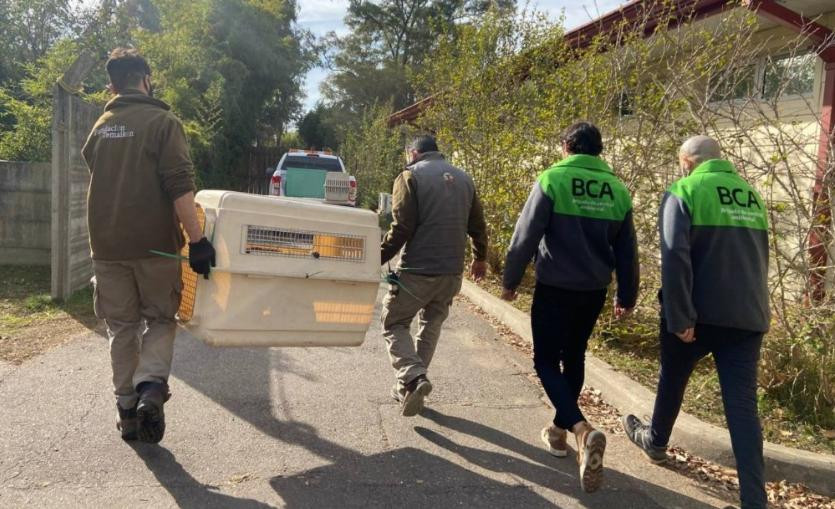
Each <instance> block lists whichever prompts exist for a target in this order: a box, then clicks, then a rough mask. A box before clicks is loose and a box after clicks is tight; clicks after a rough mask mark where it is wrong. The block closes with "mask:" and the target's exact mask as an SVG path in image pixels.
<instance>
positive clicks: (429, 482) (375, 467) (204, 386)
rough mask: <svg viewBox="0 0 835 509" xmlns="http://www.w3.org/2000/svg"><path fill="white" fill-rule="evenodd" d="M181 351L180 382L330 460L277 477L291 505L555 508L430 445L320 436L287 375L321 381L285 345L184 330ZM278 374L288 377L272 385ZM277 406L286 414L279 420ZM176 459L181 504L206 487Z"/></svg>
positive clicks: (171, 486) (171, 474) (231, 503)
mask: <svg viewBox="0 0 835 509" xmlns="http://www.w3.org/2000/svg"><path fill="white" fill-rule="evenodd" d="M175 355H176V357H175V360H174V375H175V376H176V377H177V378H178V379H179V380H181V381H183V382H185V383H186V384H188V385H189V386H191V387H192V388H194V389H196V390H197V391H199V392H201V393H202V394H204V395H206V396H207V397H209V398H210V399H212V400H213V401H215V402H216V403H217V404H219V405H221V406H222V407H224V408H225V409H226V410H228V411H230V412H231V413H233V414H235V415H236V416H238V417H239V418H241V419H243V420H245V421H246V422H248V423H249V424H251V425H252V426H254V427H255V428H257V429H258V430H259V431H261V432H262V433H264V434H265V435H268V436H270V437H272V438H274V439H276V440H279V441H281V442H283V443H285V444H288V445H297V446H300V447H303V448H304V449H306V450H307V451H309V452H311V453H313V454H315V455H316V456H318V457H320V458H322V459H324V460H326V462H327V463H329V464H328V465H326V466H322V467H318V468H313V469H310V470H307V471H305V472H303V473H300V474H295V475H289V476H284V475H277V476H275V477H273V478H272V479H271V480H270V485H271V486H272V487H273V489H275V491H276V493H277V494H278V495H279V496H280V497H281V499H282V500H283V503H284V504H285V505H286V506H287V507H336V506H339V507H381V506H409V507H426V506H435V507H448V506H452V505H464V506H472V505H482V506H494V507H495V506H497V505H498V506H512V505H519V504H522V505H523V506H525V507H552V504H550V503H549V502H548V500H546V499H545V498H543V497H541V496H540V495H538V494H536V493H535V492H534V491H532V490H531V489H529V488H527V487H524V486H518V485H506V484H503V483H500V482H497V481H495V480H492V479H490V478H487V477H484V476H482V475H479V474H477V473H474V472H472V471H470V470H467V469H466V468H463V467H461V466H459V465H456V464H455V463H452V462H450V461H448V460H446V459H443V458H440V457H438V456H435V455H433V454H431V453H428V452H426V451H421V450H417V449H414V448H400V449H395V450H391V451H386V452H383V453H379V454H373V455H365V454H362V453H361V452H359V451H356V450H353V449H350V448H348V447H345V446H343V445H340V444H338V443H336V442H334V441H331V440H328V439H325V438H323V437H321V436H319V434H318V432H317V430H316V429H315V428H314V427H313V426H311V425H310V424H307V423H305V422H300V421H297V420H295V419H294V418H293V417H292V412H291V411H290V410H289V407H290V406H291V404H290V403H292V399H290V397H288V395H287V394H285V393H284V384H283V383H281V379H283V378H286V377H294V376H296V377H302V378H304V379H306V380H316V376H315V375H313V374H311V373H310V372H308V371H306V370H305V369H303V368H301V367H300V366H298V365H296V364H295V363H293V362H292V361H291V360H290V359H289V358H288V357H287V356H285V355H284V352H283V351H281V350H268V349H237V348H235V349H232V348H230V349H218V348H210V347H207V346H206V345H204V344H203V343H201V342H199V341H198V340H196V339H194V338H192V337H191V336H190V335H188V334H180V336H179V337H178V339H177V351H176V354H175ZM274 377H280V379H279V380H278V381H277V382H276V383H272V380H271V379H272V378H274ZM271 387H272V392H273V393H272V394H271ZM297 397H299V396H297ZM274 412H275V413H279V414H280V415H282V418H280V419H279V418H276V417H275V416H274ZM173 424H174V425H176V423H173ZM167 454H168V455H169V456H170V460H171V461H173V456H171V455H170V453H167ZM143 459H145V458H144V457H143ZM173 462H174V464H175V465H176V467H172V466H168V467H165V468H167V469H168V470H165V469H163V472H165V475H158V476H157V477H158V479H160V483H161V484H163V486H165V487H166V489H168V491H169V492H171V494H172V495H173V496H174V497H175V498H177V500H178V502H179V501H180V498H179V496H180V495H182V494H183V493H187V492H189V491H193V492H199V491H200V486H201V485H200V484H199V483H197V482H196V481H195V480H194V479H193V478H192V477H190V475H189V474H188V473H187V472H185V471H184V470H183V469H182V467H180V466H179V464H176V462H175V461H173ZM146 463H148V464H149V468H151V469H152V470H154V472H155V474H156V473H157V471H158V470H159V469H160V467H159V465H153V464H151V463H150V462H149V461H148V460H146ZM186 487H188V489H186ZM206 491H207V490H206V489H203V491H202V493H203V494H204V495H205V492H206ZM210 493H211V494H212V495H218V494H217V493H213V492H211V491H210ZM206 502H207V503H208V504H209V505H213V506H224V507H238V506H239V505H238V504H240V506H241V507H248V505H247V504H248V503H250V501H246V500H240V499H234V498H231V497H229V499H228V500H220V499H217V498H213V499H206Z"/></svg>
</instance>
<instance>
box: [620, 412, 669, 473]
mask: <svg viewBox="0 0 835 509" xmlns="http://www.w3.org/2000/svg"><path fill="white" fill-rule="evenodd" d="M621 424H623V429H624V431H626V436H628V437H629V440H632V443H633V444H635V445H637V446H638V448H639V449H641V451H643V453H644V454H645V455H646V457H647V458H649V460H650V461H651V462H653V463H656V464H658V463H664V462H665V461H667V446H658V445H655V444H653V443H652V433H651V431H650V429H649V426H647V425H646V424H644V423H643V422H641V419H638V418H637V417H635V416H634V415H632V414H629V415H624V416H623V417H622V418H621Z"/></svg>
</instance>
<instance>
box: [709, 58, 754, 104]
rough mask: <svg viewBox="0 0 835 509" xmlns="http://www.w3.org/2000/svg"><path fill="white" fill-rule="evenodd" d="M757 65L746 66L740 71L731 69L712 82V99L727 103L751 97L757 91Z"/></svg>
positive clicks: (739, 69)
mask: <svg viewBox="0 0 835 509" xmlns="http://www.w3.org/2000/svg"><path fill="white" fill-rule="evenodd" d="M756 83H757V65H756V64H753V65H746V66H745V67H740V68H738V69H731V70H729V71H727V72H724V73H722V74H720V75H717V76H715V77H714V79H712V80H711V84H710V91H711V96H710V99H711V100H712V101H727V100H729V99H742V98H745V97H751V95H752V94H753V92H754V90H756V86H757V85H756Z"/></svg>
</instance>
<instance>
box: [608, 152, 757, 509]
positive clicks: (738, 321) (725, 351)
mask: <svg viewBox="0 0 835 509" xmlns="http://www.w3.org/2000/svg"><path fill="white" fill-rule="evenodd" d="M679 160H680V164H681V167H682V169H683V170H684V171H686V172H688V173H689V175H688V176H686V177H684V178H682V179H681V180H679V181H677V182H675V183H674V184H673V185H672V186H671V187H670V189H669V191H667V193H666V194H665V195H664V199H663V201H662V203H661V210H660V212H659V228H660V233H661V292H660V293H659V300H660V301H661V331H660V342H661V373H660V376H659V380H658V393H657V396H656V398H655V408H654V410H653V414H652V420H651V421H650V423H649V424H645V423H643V422H641V420H640V419H638V418H637V417H635V416H634V415H626V416H624V417H623V427H624V429H625V430H626V434H627V435H628V436H629V438H630V439H631V440H632V442H634V443H635V444H636V445H637V446H638V447H639V448H640V449H641V450H642V451H643V452H644V454H645V455H646V456H647V457H648V458H649V459H650V460H651V461H653V462H656V463H661V462H664V461H666V459H667V453H666V450H667V444H668V441H669V439H670V434H671V433H672V430H673V425H674V424H675V421H676V417H677V416H678V413H679V410H680V408H681V402H682V399H683V398H684V389H685V387H686V386H687V381H688V380H689V379H690V374H691V373H692V372H693V368H694V367H695V366H696V363H697V362H698V361H699V360H700V359H701V358H702V357H705V356H706V355H707V354H712V355H713V360H714V362H715V363H716V369H717V371H718V373H719V385H720V387H721V390H722V402H723V404H724V406H725V416H726V418H727V422H728V429H729V430H730V434H731V445H732V447H733V452H734V456H735V457H736V465H737V473H738V475H739V488H740V499H741V501H742V507H743V509H748V508H758V509H759V508H765V507H766V493H765V479H764V474H763V470H764V465H763V438H762V430H761V428H760V420H759V416H758V415H757V363H758V361H759V358H760V347H761V346H762V340H763V335H764V334H765V333H766V332H767V331H768V327H769V321H770V315H769V305H768V287H767V276H768V219H767V212H766V207H765V202H764V201H763V199H762V197H761V196H760V195H759V194H758V193H757V191H756V190H755V189H754V188H753V187H751V185H750V184H748V182H746V181H745V179H743V178H742V177H741V176H739V174H738V173H737V171H736V168H734V165H733V164H731V162H729V161H727V160H725V159H722V157H721V151H720V147H719V144H718V143H717V142H716V140H714V139H712V138H709V137H707V136H695V137H693V138H690V139H689V140H687V141H686V142H685V143H684V144H683V145H682V147H681V150H680V151H679Z"/></svg>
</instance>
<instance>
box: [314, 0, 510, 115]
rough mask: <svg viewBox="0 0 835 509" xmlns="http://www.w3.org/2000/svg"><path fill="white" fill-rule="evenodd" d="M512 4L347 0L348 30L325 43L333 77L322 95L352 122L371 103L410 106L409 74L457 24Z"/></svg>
mask: <svg viewBox="0 0 835 509" xmlns="http://www.w3.org/2000/svg"><path fill="white" fill-rule="evenodd" d="M514 6H515V0H497V1H495V2H493V1H485V0H382V1H380V2H371V1H370V0H351V1H350V5H349V7H348V14H347V16H346V18H345V24H346V25H347V26H348V28H350V30H351V32H350V33H349V34H348V35H346V36H345V37H336V36H335V35H331V36H330V38H329V41H328V46H329V49H330V51H331V53H332V54H331V55H330V56H329V58H328V60H329V61H330V62H329V64H330V66H331V68H332V69H333V73H332V75H331V78H330V79H329V80H328V81H327V82H326V83H325V86H324V87H323V95H324V96H325V97H326V99H327V100H328V101H329V103H330V104H331V105H332V106H335V107H336V108H338V109H341V110H344V111H347V112H351V113H352V114H354V115H355V117H354V118H359V115H361V114H362V113H363V112H364V111H366V110H368V109H369V108H372V107H374V106H375V105H377V104H389V103H390V104H392V105H393V107H394V108H395V109H399V108H402V107H404V106H406V105H408V104H411V103H412V102H414V99H415V96H414V90H413V88H412V87H411V85H410V83H409V76H410V75H411V74H412V73H413V72H415V71H416V70H418V69H420V68H421V67H422V64H423V63H424V61H425V60H426V59H427V58H428V57H429V56H430V55H431V53H432V51H433V49H434V48H436V47H437V44H438V41H439V40H440V39H443V38H445V37H448V36H453V37H454V34H455V31H456V25H457V24H459V23H465V22H468V21H470V20H472V19H474V18H477V17H479V16H481V15H483V14H484V13H485V12H488V11H489V10H491V9H493V10H498V11H510V10H512V9H513V8H514Z"/></svg>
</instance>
